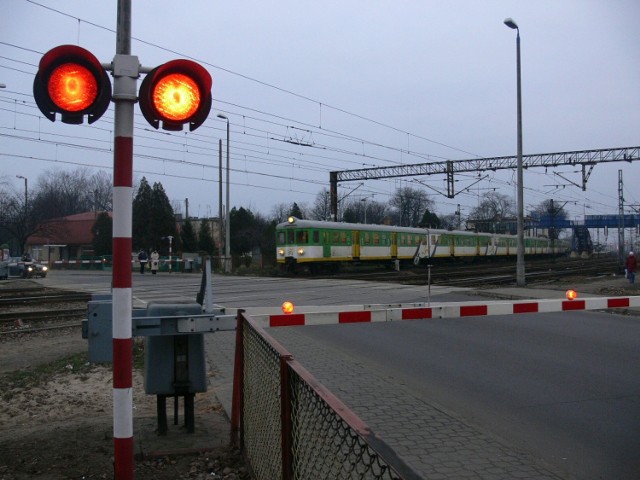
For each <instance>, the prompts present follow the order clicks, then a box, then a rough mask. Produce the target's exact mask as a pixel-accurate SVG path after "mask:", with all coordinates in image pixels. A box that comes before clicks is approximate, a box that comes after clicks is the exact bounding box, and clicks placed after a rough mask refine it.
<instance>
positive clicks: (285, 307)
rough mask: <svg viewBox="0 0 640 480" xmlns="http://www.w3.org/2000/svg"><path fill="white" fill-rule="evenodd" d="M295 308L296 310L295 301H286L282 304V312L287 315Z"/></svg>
mask: <svg viewBox="0 0 640 480" xmlns="http://www.w3.org/2000/svg"><path fill="white" fill-rule="evenodd" d="M293 310H294V306H293V303H291V302H284V303H283V304H282V312H283V313H284V314H285V315H289V314H291V313H293Z"/></svg>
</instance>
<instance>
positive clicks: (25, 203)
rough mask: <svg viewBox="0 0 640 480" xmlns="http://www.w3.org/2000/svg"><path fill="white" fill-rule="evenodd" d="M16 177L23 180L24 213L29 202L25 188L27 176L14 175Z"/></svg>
mask: <svg viewBox="0 0 640 480" xmlns="http://www.w3.org/2000/svg"><path fill="white" fill-rule="evenodd" d="M16 178H22V179H23V180H24V211H25V214H26V212H27V207H28V203H29V196H28V193H27V192H28V189H27V177H23V176H22V175H16Z"/></svg>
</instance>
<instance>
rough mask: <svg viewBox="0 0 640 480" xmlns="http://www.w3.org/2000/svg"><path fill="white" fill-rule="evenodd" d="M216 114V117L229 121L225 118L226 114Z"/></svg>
mask: <svg viewBox="0 0 640 480" xmlns="http://www.w3.org/2000/svg"><path fill="white" fill-rule="evenodd" d="M217 116H218V118H221V119H223V120H226V121H227V122H228V121H229V119H228V118H227V116H226V115H223V114H221V113H219V114H218V115H217Z"/></svg>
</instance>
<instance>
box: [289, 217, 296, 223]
mask: <svg viewBox="0 0 640 480" xmlns="http://www.w3.org/2000/svg"><path fill="white" fill-rule="evenodd" d="M295 221H296V217H289V218H287V222H289V223H295Z"/></svg>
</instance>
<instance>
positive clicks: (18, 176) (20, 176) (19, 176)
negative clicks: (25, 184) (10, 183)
mask: <svg viewBox="0 0 640 480" xmlns="http://www.w3.org/2000/svg"><path fill="white" fill-rule="evenodd" d="M16 178H21V179H23V180H26V179H27V177H23V176H22V175H16Z"/></svg>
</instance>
